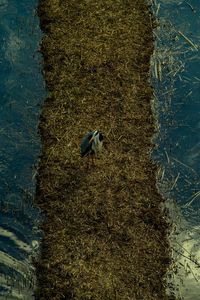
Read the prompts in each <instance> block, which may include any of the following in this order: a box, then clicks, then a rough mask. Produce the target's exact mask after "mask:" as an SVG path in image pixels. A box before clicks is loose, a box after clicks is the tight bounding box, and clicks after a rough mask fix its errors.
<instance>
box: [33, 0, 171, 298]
mask: <svg viewBox="0 0 200 300" xmlns="http://www.w3.org/2000/svg"><path fill="white" fill-rule="evenodd" d="M38 13H39V16H40V20H41V28H42V29H43V30H44V32H45V35H44V38H43V41H42V45H41V51H42V53H43V55H44V75H45V79H46V83H47V87H48V89H49V91H50V93H49V97H48V99H46V102H45V105H44V107H43V113H42V116H41V119H40V132H41V136H42V143H43V152H42V156H41V161H40V165H39V174H38V190H37V199H36V200H37V203H38V205H39V206H40V207H41V209H42V210H43V211H44V212H45V214H46V219H45V222H44V224H43V225H42V229H43V231H44V239H43V242H42V249H41V257H40V261H38V263H37V265H36V267H37V276H38V290H37V291H36V294H37V295H36V298H37V299H55V300H57V299H77V300H79V299H82V300H87V299H95V300H100V299H101V300H103V299H105V300H109V299H110V300H113V299H119V300H128V299H132V300H133V299H137V300H139V299H141V300H145V299H148V300H151V299H152V300H156V299H159V300H163V299H168V297H167V296H166V295H165V289H164V283H163V276H164V274H165V272H166V269H167V266H168V263H169V247H168V241H167V222H166V220H165V218H164V215H163V213H162V212H161V209H160V204H161V203H162V201H163V199H162V197H161V196H160V195H159V194H158V192H157V189H156V167H155V165H154V164H153V163H152V162H151V161H150V158H149V153H150V151H151V149H152V146H153V145H152V142H151V139H152V136H153V134H154V129H155V128H154V119H153V116H152V111H151V98H152V89H151V87H150V84H149V64H150V63H149V61H150V56H151V54H152V51H153V37H152V26H153V25H152V20H151V19H152V16H151V14H150V12H149V8H148V5H147V3H146V1H145V0H135V1H133V0H130V1H129V0H91V1H90V0H83V1H78V0H68V1H67V0H62V1H59V0H41V1H40V4H39V8H38ZM91 129H92V130H93V129H99V130H101V131H102V132H103V133H104V136H105V147H104V152H103V153H102V155H101V157H100V158H99V159H98V160H97V161H96V164H95V166H94V167H92V168H89V169H88V168H87V160H85V159H81V158H80V153H79V144H80V140H81V138H82V136H83V135H84V134H85V133H86V132H87V131H88V130H91Z"/></svg>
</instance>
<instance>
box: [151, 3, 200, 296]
mask: <svg viewBox="0 0 200 300" xmlns="http://www.w3.org/2000/svg"><path fill="white" fill-rule="evenodd" d="M153 10H154V14H155V15H156V16H157V19H158V22H159V26H158V28H157V29H156V30H155V40H156V41H155V46H156V50H155V53H154V56H153V58H152V75H153V76H152V82H153V85H154V87H155V101H154V109H155V113H156V114H157V117H158V126H159V133H158V136H157V138H156V142H157V149H156V150H155V151H154V158H155V159H156V160H157V161H158V162H159V163H160V170H159V174H158V185H159V189H160V190H161V192H162V193H163V194H164V196H165V197H166V198H168V204H167V205H168V206H169V209H170V213H171V216H172V219H173V221H174V222H173V227H172V234H171V242H172V247H173V258H174V261H175V264H174V268H173V272H172V274H171V275H172V278H173V279H172V282H173V283H175V287H176V288H175V289H176V295H178V296H179V297H180V298H181V299H188V300H198V299H200V296H199V295H200V250H199V249H200V173H199V171H200V158H199V154H200V135H199V129H200V71H199V70H200V31H199V29H200V1H199V0H188V1H177V0H170V1H169V0H158V1H153Z"/></svg>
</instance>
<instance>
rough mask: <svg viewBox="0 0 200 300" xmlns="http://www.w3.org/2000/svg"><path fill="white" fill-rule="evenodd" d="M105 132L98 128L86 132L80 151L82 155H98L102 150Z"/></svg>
mask: <svg viewBox="0 0 200 300" xmlns="http://www.w3.org/2000/svg"><path fill="white" fill-rule="evenodd" d="M102 145H103V134H102V133H101V132H100V131H98V130H93V131H89V132H87V133H86V134H85V136H84V137H83V139H82V141H81V145H80V152H81V157H84V156H88V157H90V156H91V157H92V159H93V157H94V156H97V155H98V154H99V153H100V152H101V151H102Z"/></svg>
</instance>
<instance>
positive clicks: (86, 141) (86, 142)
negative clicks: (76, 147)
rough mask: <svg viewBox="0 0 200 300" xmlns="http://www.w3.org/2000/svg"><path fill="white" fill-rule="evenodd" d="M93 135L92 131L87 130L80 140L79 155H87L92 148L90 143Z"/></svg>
mask: <svg viewBox="0 0 200 300" xmlns="http://www.w3.org/2000/svg"><path fill="white" fill-rule="evenodd" d="M92 137H93V132H91V131H90V132H88V133H87V134H86V135H85V136H84V138H83V139H82V141H81V146H80V148H81V157H83V156H85V155H87V154H89V153H90V151H91V150H92V143H90V140H91V138H92Z"/></svg>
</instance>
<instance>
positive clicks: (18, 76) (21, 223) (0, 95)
mask: <svg viewBox="0 0 200 300" xmlns="http://www.w3.org/2000/svg"><path fill="white" fill-rule="evenodd" d="M36 7H37V1H36V0H20V1H18V0H0V18H1V23H0V41H1V42H0V45H1V46H0V66H1V72H0V82H1V88H0V99H1V101H0V144H1V148H0V214H1V217H0V299H4V300H5V299H32V293H33V292H32V289H33V286H34V281H35V279H34V270H33V267H32V265H31V256H32V255H33V254H34V253H35V252H36V251H37V248H38V241H39V239H40V236H41V233H40V232H39V230H38V222H39V220H40V212H39V210H38V209H37V208H36V207H34V206H33V198H34V194H35V175H36V168H35V167H34V165H36V163H37V159H38V155H39V153H40V140H39V136H38V134H37V126H38V118H39V114H40V105H41V103H42V100H43V98H44V96H45V87H44V83H43V78H42V75H41V66H40V62H41V57H40V55H39V52H38V47H39V41H40V39H41V32H40V29H39V23H38V18H37V16H36Z"/></svg>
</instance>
